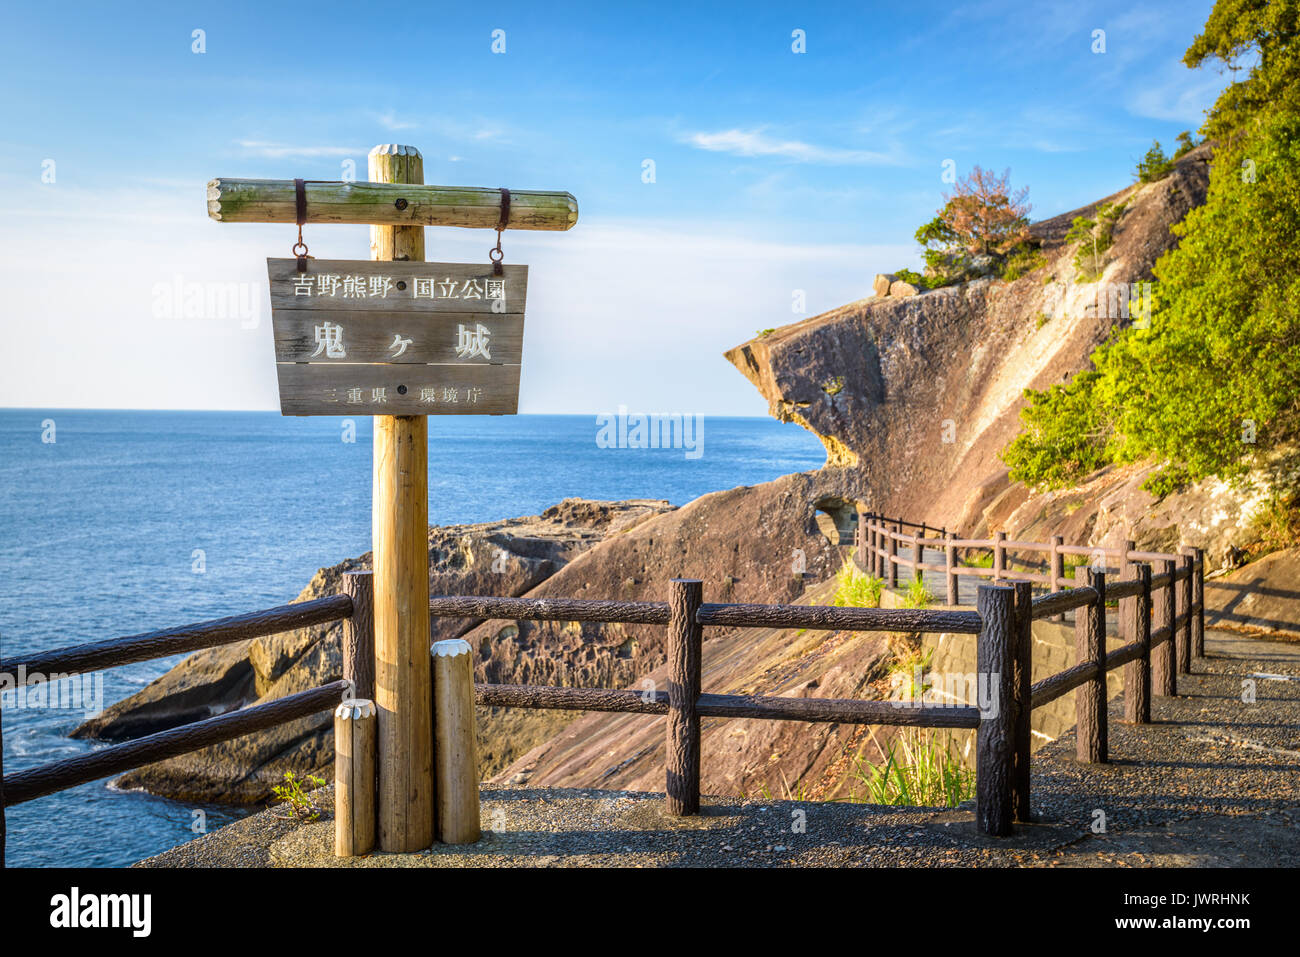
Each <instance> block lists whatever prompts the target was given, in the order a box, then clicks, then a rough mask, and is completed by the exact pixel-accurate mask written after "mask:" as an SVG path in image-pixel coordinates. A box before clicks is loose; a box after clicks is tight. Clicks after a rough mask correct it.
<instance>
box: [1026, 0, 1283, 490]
mask: <svg viewBox="0 0 1300 957" xmlns="http://www.w3.org/2000/svg"><path fill="white" fill-rule="evenodd" d="M1222 5H1223V3H1222V0H1221V2H1220V5H1219V6H1216V7H1215V13H1216V14H1217V13H1218V11H1219V8H1220V6H1222ZM1229 6H1232V7H1241V6H1242V4H1240V3H1232V4H1229ZM1247 6H1249V5H1247ZM1210 19H1211V22H1212V23H1213V22H1215V19H1216V17H1215V15H1214V14H1212V15H1211V18H1210ZM1261 42H1263V43H1265V44H1268V45H1269V46H1268V49H1267V50H1265V51H1262V59H1263V61H1264V62H1267V63H1269V64H1270V70H1271V71H1272V72H1273V73H1282V72H1285V71H1283V70H1282V69H1281V67H1280V66H1279V65H1278V61H1279V59H1280V58H1283V57H1285V58H1288V59H1290V60H1297V59H1300V51H1297V50H1296V49H1294V48H1293V47H1292V40H1291V36H1287V37H1285V38H1282V39H1274V38H1270V39H1266V40H1264V41H1261ZM1274 43H1276V44H1280V45H1277V46H1273V45H1272V44H1274ZM1295 75H1296V76H1297V77H1300V71H1296V73H1295ZM1253 76H1254V73H1252V77H1253ZM1278 100H1279V102H1290V101H1291V100H1292V97H1291V96H1290V95H1289V94H1288V95H1282V94H1279V95H1278ZM1243 102H1246V101H1244V100H1243V99H1242V97H1241V96H1238V95H1229V93H1225V94H1224V95H1223V97H1221V103H1227V104H1229V105H1231V106H1232V107H1233V108H1234V109H1236V108H1238V107H1239V106H1240V104H1241V103H1243ZM1216 113H1217V108H1216ZM1216 113H1212V114H1211V117H1210V120H1209V121H1207V128H1218V127H1220V123H1221V121H1222V116H1220V115H1216ZM1174 232H1175V234H1176V235H1178V236H1180V237H1181V242H1180V244H1179V245H1178V247H1177V248H1175V249H1173V250H1171V251H1169V252H1168V253H1166V254H1165V255H1164V256H1162V257H1161V258H1160V260H1159V261H1158V262H1157V263H1156V266H1155V278H1156V282H1155V284H1154V290H1153V291H1154V296H1153V300H1154V301H1153V306H1152V313H1151V321H1150V323H1149V325H1147V326H1146V327H1145V328H1138V327H1128V328H1126V329H1123V330H1118V331H1117V332H1116V333H1114V334H1112V337H1111V339H1110V340H1109V341H1108V342H1106V343H1105V344H1103V345H1102V346H1101V347H1100V348H1099V349H1098V350H1097V351H1096V352H1095V353H1094V354H1093V356H1092V362H1093V365H1094V367H1095V371H1094V372H1087V373H1084V374H1082V375H1079V376H1077V377H1075V379H1074V380H1073V381H1072V382H1071V383H1070V384H1068V385H1065V386H1054V387H1052V388H1050V389H1047V390H1045V391H1042V392H1037V391H1033V390H1030V391H1029V393H1028V396H1029V399H1030V405H1029V407H1028V408H1026V409H1025V410H1024V412H1023V413H1022V415H1021V418H1022V422H1023V424H1024V430H1023V431H1022V432H1021V434H1020V435H1019V436H1018V437H1017V438H1016V439H1015V440H1014V441H1013V442H1012V443H1011V445H1010V446H1009V447H1008V448H1007V449H1006V451H1005V452H1004V454H1003V458H1004V460H1005V461H1006V463H1007V464H1008V465H1009V466H1010V467H1011V475H1012V477H1013V478H1014V479H1017V480H1019V481H1022V482H1024V483H1026V484H1028V485H1031V486H1036V487H1049V488H1050V487H1062V486H1066V485H1070V484H1073V483H1075V482H1077V481H1078V480H1079V479H1080V478H1082V477H1083V476H1084V475H1086V474H1087V473H1088V472H1089V471H1091V470H1092V469H1094V468H1096V467H1097V466H1099V465H1103V464H1106V463H1108V462H1131V461H1138V460H1142V459H1147V458H1154V459H1156V460H1158V461H1162V462H1164V463H1165V464H1164V467H1163V468H1162V469H1161V470H1160V471H1158V472H1157V473H1156V474H1155V475H1154V476H1153V477H1152V479H1151V480H1149V481H1148V486H1147V487H1148V489H1149V490H1151V491H1153V492H1155V493H1157V494H1163V493H1165V492H1168V491H1170V490H1172V489H1174V488H1176V487H1178V486H1179V485H1181V484H1183V483H1185V482H1187V481H1192V480H1197V479H1200V478H1204V477H1207V476H1220V477H1224V478H1229V479H1233V478H1239V477H1241V476H1243V475H1244V474H1245V473H1246V471H1247V470H1248V469H1249V468H1250V467H1251V466H1252V465H1253V464H1255V463H1257V462H1258V461H1259V455H1258V453H1261V452H1265V451H1268V450H1270V449H1272V448H1275V447H1277V446H1279V445H1281V444H1284V443H1289V442H1291V441H1293V440H1295V439H1296V438H1300V114H1297V113H1296V112H1293V111H1292V110H1290V109H1277V110H1270V111H1267V112H1262V113H1259V114H1258V115H1254V116H1251V117H1249V118H1248V120H1247V121H1245V122H1244V123H1243V125H1242V126H1241V127H1240V128H1238V129H1236V130H1235V132H1233V133H1232V134H1231V135H1229V136H1228V137H1227V138H1226V139H1225V140H1224V141H1222V142H1220V144H1219V146H1218V149H1217V151H1216V156H1215V162H1214V164H1213V168H1212V170H1211V174H1210V188H1209V194H1208V196H1207V199H1206V203H1205V205H1204V206H1202V207H1200V208H1198V209H1195V210H1192V212H1190V213H1189V214H1188V215H1187V217H1186V219H1185V220H1184V221H1183V222H1182V223H1180V224H1179V225H1177V226H1175V227H1174Z"/></svg>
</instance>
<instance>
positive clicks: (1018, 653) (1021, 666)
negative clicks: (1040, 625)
mask: <svg viewBox="0 0 1300 957" xmlns="http://www.w3.org/2000/svg"><path fill="white" fill-rule="evenodd" d="M1012 588H1014V589H1015V593H1016V599H1015V613H1016V630H1015V641H1016V644H1015V648H1014V650H1013V655H1012V662H1013V667H1012V684H1011V689H1012V695H1013V700H1012V702H1011V704H1012V707H1013V710H1014V717H1015V742H1016V775H1015V787H1014V790H1013V792H1012V795H1013V797H1012V810H1013V812H1014V815H1015V819H1016V820H1017V821H1028V820H1031V817H1030V809H1029V751H1030V747H1031V746H1032V744H1033V717H1034V712H1033V708H1032V707H1030V698H1031V697H1032V688H1033V672H1034V586H1033V585H1031V584H1030V583H1029V582H1015V583H1014V584H1013V585H1012Z"/></svg>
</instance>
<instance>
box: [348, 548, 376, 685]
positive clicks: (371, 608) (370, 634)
mask: <svg viewBox="0 0 1300 957" xmlns="http://www.w3.org/2000/svg"><path fill="white" fill-rule="evenodd" d="M374 582H375V578H374V575H373V573H371V572H369V571H351V572H344V573H343V593H344V594H345V595H347V596H348V597H349V598H351V599H352V617H351V618H344V619H343V680H344V681H346V682H347V683H348V687H349V688H351V689H352V690H351V692H350V693H349V697H352V698H361V699H364V700H367V701H370V702H371V704H373V703H374V698H375V590H374Z"/></svg>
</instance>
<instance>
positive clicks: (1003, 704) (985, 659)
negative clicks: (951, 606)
mask: <svg viewBox="0 0 1300 957" xmlns="http://www.w3.org/2000/svg"><path fill="white" fill-rule="evenodd" d="M1015 600H1016V599H1015V591H1014V589H1011V588H1006V587H1002V586H997V585H981V586H980V587H979V590H978V591H977V592H976V600H975V604H976V608H977V609H978V611H979V614H980V619H981V621H982V622H983V626H982V627H981V629H980V633H979V638H978V642H979V643H978V645H977V649H976V660H977V663H976V668H977V670H978V672H979V673H978V675H977V676H976V677H977V683H979V682H984V683H986V684H985V686H986V687H987V688H988V699H987V700H986V701H983V702H981V703H980V704H981V710H980V723H979V729H978V730H977V731H976V733H975V818H976V821H977V822H978V824H979V829H980V830H981V831H982V832H984V833H985V834H990V835H992V836H994V837H1005V836H1006V835H1008V834H1010V833H1011V831H1012V821H1013V819H1014V816H1015V812H1014V804H1015V774H1016V770H1015V768H1016V744H1015V708H1014V706H1013V704H1012V700H1013V695H1014V693H1015V692H1014V690H1013V684H1012V681H1013V678H1012V669H1013V667H1014V664H1013V660H1012V659H1013V655H1014V649H1015V644H1016V636H1015V628H1016V622H1015Z"/></svg>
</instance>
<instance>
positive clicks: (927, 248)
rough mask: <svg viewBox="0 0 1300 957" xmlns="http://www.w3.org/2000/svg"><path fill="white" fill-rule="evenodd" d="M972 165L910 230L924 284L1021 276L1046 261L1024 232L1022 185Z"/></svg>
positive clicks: (1026, 221)
mask: <svg viewBox="0 0 1300 957" xmlns="http://www.w3.org/2000/svg"><path fill="white" fill-rule="evenodd" d="M1010 175H1011V174H1010V171H1006V172H1003V174H1002V175H1001V176H996V175H994V174H993V173H992V172H991V171H989V170H985V169H981V168H980V167H978V166H976V167H974V168H973V169H972V170H971V173H970V175H968V176H966V177H965V178H964V179H962V180H959V181H958V182H957V184H956V186H955V187H954V189H953V192H952V193H951V194H950V195H947V196H945V197H944V200H945V201H944V205H943V208H941V209H940V210H939V211H938V214H937V215H936V216H935V217H934V219H932V220H931V221H930V222H928V223H926V224H925V225H924V226H922V227H921V228H920V229H918V230H917V231H916V241H917V242H918V243H920V244H921V248H922V249H923V251H924V252H923V255H924V258H925V266H926V269H925V282H926V284H927V285H928V286H930V287H938V286H945V285H948V284H950V283H955V282H964V281H966V280H968V279H975V278H978V277H980V276H998V277H1002V278H1007V275H1006V274H1007V271H1008V269H1010V270H1011V271H1012V273H1013V275H1012V276H1011V277H1010V278H1016V277H1018V276H1022V275H1024V274H1025V273H1027V272H1030V271H1031V270H1033V269H1036V268H1038V267H1039V266H1041V265H1043V263H1044V262H1045V261H1046V260H1044V259H1043V258H1042V256H1041V254H1040V253H1038V251H1037V247H1036V244H1035V242H1034V241H1033V239H1032V238H1031V237H1030V235H1029V210H1030V206H1029V204H1028V203H1026V202H1025V196H1026V195H1027V194H1028V192H1029V191H1028V189H1025V188H1022V189H1018V190H1013V189H1012V188H1011V185H1010Z"/></svg>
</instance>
